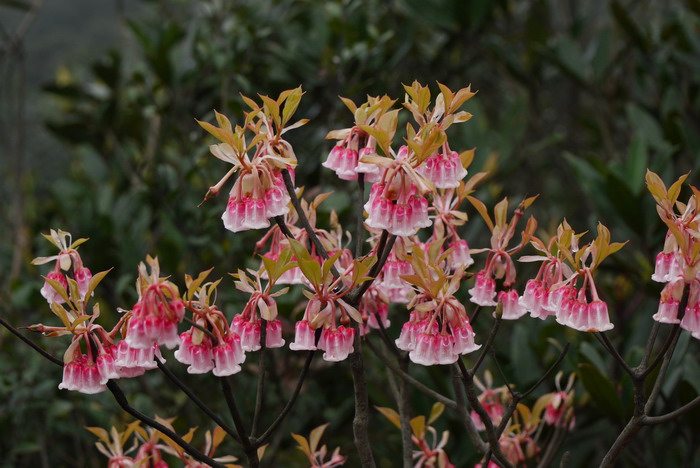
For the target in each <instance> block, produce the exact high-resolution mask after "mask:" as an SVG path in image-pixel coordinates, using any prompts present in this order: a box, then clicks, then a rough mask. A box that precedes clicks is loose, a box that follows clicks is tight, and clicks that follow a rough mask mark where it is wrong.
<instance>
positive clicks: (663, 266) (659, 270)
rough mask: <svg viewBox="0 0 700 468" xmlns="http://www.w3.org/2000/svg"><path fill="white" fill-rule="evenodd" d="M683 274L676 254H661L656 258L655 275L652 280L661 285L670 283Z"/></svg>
mask: <svg viewBox="0 0 700 468" xmlns="http://www.w3.org/2000/svg"><path fill="white" fill-rule="evenodd" d="M681 274H682V271H681V267H680V265H679V263H678V258H677V257H676V254H675V253H674V252H668V253H664V252H661V253H659V254H658V255H657V256H656V264H655V268H654V274H653V275H651V279H652V280H654V281H657V282H659V283H668V282H669V281H671V280H673V279H675V278H677V277H678V276H680V275H681Z"/></svg>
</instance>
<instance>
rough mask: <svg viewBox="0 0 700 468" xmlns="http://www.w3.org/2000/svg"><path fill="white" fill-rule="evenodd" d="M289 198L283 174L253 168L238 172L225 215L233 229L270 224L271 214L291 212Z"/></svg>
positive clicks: (228, 225)
mask: <svg viewBox="0 0 700 468" xmlns="http://www.w3.org/2000/svg"><path fill="white" fill-rule="evenodd" d="M289 200H290V198H289V195H288V193H287V189H286V187H285V185H284V180H282V176H281V174H274V175H273V174H270V172H269V171H267V170H260V171H259V172H258V171H256V170H255V169H253V170H251V171H250V172H246V173H243V174H240V175H239V176H238V179H237V180H236V183H235V184H234V185H233V188H232V189H231V193H230V194H229V199H228V205H227V206H226V211H224V214H223V215H221V219H222V220H223V221H224V227H225V228H226V229H228V230H229V231H232V232H238V231H245V230H248V229H264V228H268V227H270V218H274V217H275V216H283V215H285V214H287V213H288V212H289V206H288V204H289Z"/></svg>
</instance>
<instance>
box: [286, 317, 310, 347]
mask: <svg viewBox="0 0 700 468" xmlns="http://www.w3.org/2000/svg"><path fill="white" fill-rule="evenodd" d="M294 331H295V333H294V342H293V343H290V344H289V349H291V350H292V351H313V350H315V349H316V336H315V331H314V329H312V328H311V326H310V325H309V322H308V321H306V320H300V321H298V322H297V323H296V325H295V326H294Z"/></svg>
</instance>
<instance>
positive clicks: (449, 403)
mask: <svg viewBox="0 0 700 468" xmlns="http://www.w3.org/2000/svg"><path fill="white" fill-rule="evenodd" d="M365 344H366V345H367V347H368V348H369V349H370V351H372V353H373V354H374V355H375V356H377V358H378V359H379V360H380V361H382V363H383V364H384V365H385V366H387V367H388V368H389V369H391V371H392V372H393V373H394V374H395V375H396V376H398V377H400V378H401V379H403V380H405V381H406V382H408V383H409V384H411V386H413V388H415V389H416V390H418V391H420V392H422V393H425V394H426V395H428V396H429V397H431V398H432V399H433V400H435V401H439V402H440V403H442V404H443V405H445V406H446V407H447V408H450V409H453V410H456V409H457V403H455V401H454V400H452V399H450V398H448V397H446V396H445V395H443V394H441V393H439V392H436V391H435V390H433V389H432V388H430V387H428V386H427V385H425V384H424V383H422V382H421V381H419V380H417V379H416V378H414V377H412V376H411V375H410V374H408V373H406V372H404V371H403V370H401V369H400V368H399V366H398V365H397V364H396V363H395V362H392V360H391V359H389V358H387V357H386V356H384V354H383V353H382V352H380V351H379V350H378V349H377V348H376V347H375V346H374V345H373V344H372V342H371V341H370V340H367V341H366V342H365Z"/></svg>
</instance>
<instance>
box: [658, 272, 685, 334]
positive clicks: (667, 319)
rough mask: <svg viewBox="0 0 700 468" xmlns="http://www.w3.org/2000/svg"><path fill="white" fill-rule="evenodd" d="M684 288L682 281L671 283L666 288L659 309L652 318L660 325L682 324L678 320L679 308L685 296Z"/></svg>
mask: <svg viewBox="0 0 700 468" xmlns="http://www.w3.org/2000/svg"><path fill="white" fill-rule="evenodd" d="M683 286H684V283H683V280H682V279H677V280H674V281H671V282H670V283H668V284H667V285H666V286H664V289H663V290H662V291H661V298H660V299H659V309H658V311H657V312H656V313H655V314H654V315H653V317H652V318H653V319H654V320H656V321H657V322H660V323H672V324H675V323H680V320H678V307H679V306H680V300H681V296H682V295H683Z"/></svg>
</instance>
